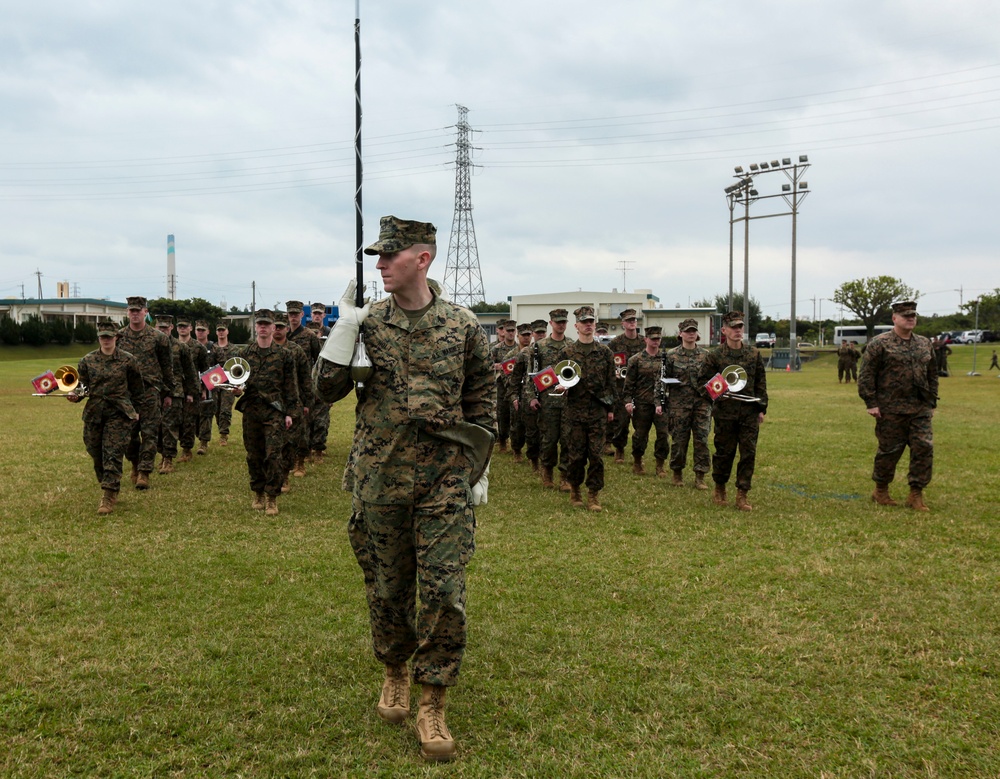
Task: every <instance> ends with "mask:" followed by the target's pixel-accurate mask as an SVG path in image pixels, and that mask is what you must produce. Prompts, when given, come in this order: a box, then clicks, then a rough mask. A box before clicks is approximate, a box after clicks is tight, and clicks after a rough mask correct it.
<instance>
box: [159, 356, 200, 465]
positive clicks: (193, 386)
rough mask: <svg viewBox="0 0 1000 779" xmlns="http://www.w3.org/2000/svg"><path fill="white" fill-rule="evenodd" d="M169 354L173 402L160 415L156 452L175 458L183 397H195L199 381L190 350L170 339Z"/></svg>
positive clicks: (198, 388)
mask: <svg viewBox="0 0 1000 779" xmlns="http://www.w3.org/2000/svg"><path fill="white" fill-rule="evenodd" d="M170 353H171V355H172V356H173V370H174V381H173V385H172V386H171V388H170V397H171V398H173V402H172V403H171V404H170V408H165V409H163V412H162V413H161V414H160V436H159V440H158V441H157V450H158V451H159V453H160V454H161V455H163V457H165V458H169V459H171V460H172V459H174V458H175V457H177V441H178V439H179V438H180V430H181V416H182V414H183V412H184V397H185V396H186V395H190V396H191V397H195V396H196V395H197V394H198V393H199V391H200V388H201V380H200V379H199V378H198V374H197V373H196V372H195V369H194V362H193V360H192V359H191V350H190V349H189V348H188V346H187V344H182V343H181V342H180V341H178V340H177V339H176V338H170Z"/></svg>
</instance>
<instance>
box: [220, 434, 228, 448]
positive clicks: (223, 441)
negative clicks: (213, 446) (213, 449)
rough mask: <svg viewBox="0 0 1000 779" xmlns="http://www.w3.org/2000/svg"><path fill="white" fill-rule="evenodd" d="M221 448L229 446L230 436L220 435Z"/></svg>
mask: <svg viewBox="0 0 1000 779" xmlns="http://www.w3.org/2000/svg"><path fill="white" fill-rule="evenodd" d="M219 446H229V436H228V435H220V436H219Z"/></svg>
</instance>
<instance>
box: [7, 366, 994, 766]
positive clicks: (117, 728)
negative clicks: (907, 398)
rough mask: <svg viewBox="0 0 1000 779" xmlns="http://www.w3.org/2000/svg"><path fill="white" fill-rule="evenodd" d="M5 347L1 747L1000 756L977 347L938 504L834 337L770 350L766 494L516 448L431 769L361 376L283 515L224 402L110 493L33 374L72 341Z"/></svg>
mask: <svg viewBox="0 0 1000 779" xmlns="http://www.w3.org/2000/svg"><path fill="white" fill-rule="evenodd" d="M15 351H20V350H0V411H2V420H3V426H2V428H0V447H2V449H0V452H2V455H0V477H2V478H0V508H2V520H0V591H2V598H0V775H2V776H5V777H63V776H86V777H172V776H177V777H194V776H206V777H214V776H234V777H236V776H239V777H272V776H282V777H284V776H287V777H307V776H315V777H327V776H332V777H339V776H344V777H350V776H385V777H407V776H428V775H436V776H449V777H594V776H606V777H672V776H677V777H731V776H736V777H740V776H747V777H756V776H773V777H998V776H1000V701H998V692H1000V689H998V684H1000V682H998V670H1000V667H998V666H1000V619H998V613H1000V612H998V606H997V592H998V585H1000V533H998V529H997V519H998V514H1000V511H998V509H997V501H998V499H1000V455H998V451H997V450H998V447H997V434H998V431H1000V411H998V399H1000V381H998V380H997V378H996V373H995V372H994V373H993V374H992V375H988V374H984V375H983V376H981V377H968V376H966V375H965V373H966V372H967V371H968V370H969V367H970V366H971V347H957V348H955V349H954V354H953V355H952V357H951V361H950V362H951V368H952V377H951V378H946V379H942V390H941V394H942V400H941V404H940V409H939V411H938V413H937V415H936V417H935V443H936V447H935V451H936V462H935V474H934V481H933V483H932V484H931V486H930V488H929V489H928V490H927V492H926V498H927V502H928V504H929V505H930V506H931V508H932V513H931V514H929V515H926V514H922V515H921V514H916V513H914V512H911V511H909V510H908V509H906V508H903V507H900V508H879V507H876V506H874V505H873V504H872V503H871V502H870V501H869V500H868V495H869V494H870V492H871V488H872V485H871V481H870V473H871V461H872V455H873V453H874V449H875V439H874V435H873V433H872V427H873V423H872V421H871V420H870V419H869V417H868V416H867V415H866V414H865V413H864V408H863V404H862V403H861V401H860V400H859V399H858V397H857V394H856V389H855V387H854V385H838V384H837V382H836V367H835V358H834V357H833V356H831V355H826V356H823V357H820V358H819V359H818V360H816V361H814V362H810V363H808V364H807V365H806V366H805V368H804V369H803V371H802V372H801V373H796V374H791V373H784V372H775V373H771V374H770V375H769V376H768V381H769V385H770V387H769V389H770V394H771V410H770V413H769V414H768V416H767V421H766V423H765V425H764V427H763V428H762V430H761V436H760V444H759V452H758V467H757V474H756V477H755V480H754V490H753V492H752V493H751V497H752V499H753V503H754V505H755V507H756V510H755V511H754V512H753V513H752V514H743V513H739V512H737V511H735V510H734V509H732V508H729V509H724V510H720V509H717V508H716V507H714V506H712V505H711V504H710V500H709V495H708V494H706V493H702V492H697V491H695V490H694V489H691V488H690V487H687V488H685V489H683V490H679V489H675V488H671V487H668V486H667V485H666V484H664V483H663V481H657V480H656V479H654V478H653V477H645V478H640V477H636V476H634V475H633V474H632V473H631V472H630V470H629V469H628V468H626V467H625V466H615V465H613V464H611V463H610V462H609V463H608V483H609V486H608V489H607V490H606V491H605V492H604V493H602V496H601V497H602V502H603V504H604V506H605V511H604V513H602V514H599V515H595V514H591V513H589V512H587V511H584V510H573V509H571V508H570V507H569V503H568V500H567V496H565V495H560V494H555V493H552V492H543V491H542V490H541V489H540V487H539V485H538V483H537V480H536V479H535V478H533V477H532V476H531V475H530V474H529V471H528V468H527V467H525V466H514V465H513V463H512V462H511V461H510V459H509V457H508V456H498V457H497V458H496V459H495V460H494V465H493V468H492V474H491V479H492V480H491V487H490V502H489V505H488V506H485V507H483V508H482V509H481V510H480V511H479V512H478V525H479V527H478V536H477V540H478V550H477V553H476V557H475V558H474V560H473V562H472V565H471V566H470V569H469V612H470V636H469V639H470V644H469V650H468V652H467V654H466V661H465V664H464V665H463V669H462V679H461V682H460V684H459V686H458V687H457V688H456V689H455V691H454V694H453V695H452V696H451V699H450V700H451V703H450V707H449V724H450V725H451V728H452V731H453V733H454V735H455V737H456V739H457V741H458V744H459V751H460V757H459V759H458V761H457V762H455V763H452V764H448V765H442V766H428V765H425V764H424V763H423V762H422V761H421V760H420V758H419V756H418V748H417V744H416V737H415V735H414V733H413V731H412V726H409V727H407V728H403V729H399V728H395V727H391V726H388V725H386V724H384V723H382V722H381V721H380V720H379V719H378V717H377V715H376V713H375V702H376V700H377V696H378V691H379V688H380V685H381V668H380V667H379V666H378V665H377V664H376V662H375V661H374V659H373V657H372V655H371V651H370V647H369V632H368V624H367V609H366V607H365V604H364V597H363V593H362V583H361V575H360V571H359V569H358V568H357V565H356V563H355V561H354V559H353V556H352V554H351V552H350V549H349V547H348V544H347V538H346V521H347V517H348V513H349V499H348V495H347V494H345V493H343V492H341V491H340V489H339V484H340V475H341V468H342V463H343V461H344V459H345V456H346V452H347V449H348V445H349V437H350V434H351V430H352V425H353V418H352V417H353V407H352V405H351V404H350V402H349V401H344V402H342V403H341V404H340V405H339V406H335V407H334V411H333V424H332V428H331V442H332V447H331V455H330V457H329V458H328V461H327V463H325V464H324V465H321V466H313V467H312V469H311V470H310V472H309V473H308V475H307V476H306V477H305V478H303V479H296V480H294V482H295V483H294V485H293V490H292V492H291V493H290V494H288V495H287V496H284V497H282V499H281V500H280V503H279V505H280V508H281V513H280V515H279V516H277V517H273V518H271V517H267V518H265V517H264V516H262V514H261V513H260V512H254V511H252V510H251V509H250V508H249V503H250V493H249V490H248V486H247V475H246V467H245V463H244V459H243V449H242V445H241V439H240V435H239V421H240V418H239V414H236V415H235V420H234V421H235V422H236V428H235V429H234V435H233V437H232V439H231V440H232V443H233V444H234V445H231V446H229V447H228V448H226V449H221V448H219V447H218V446H216V445H214V444H213V447H212V448H210V450H209V453H208V455H207V456H205V457H197V458H196V459H195V461H194V462H192V463H190V464H188V465H186V466H185V465H181V466H179V468H178V472H177V473H175V474H173V475H171V476H165V477H160V476H156V475H155V474H154V479H153V489H151V490H150V491H149V492H147V493H140V492H135V491H134V490H131V489H129V490H124V491H123V492H122V497H121V499H120V501H119V503H118V506H117V508H116V509H115V513H114V514H112V515H111V516H110V517H106V518H100V517H98V516H97V515H96V508H97V503H98V500H99V497H100V491H99V489H98V487H97V485H96V482H95V480H94V476H93V471H92V469H91V466H90V462H89V459H88V457H87V456H86V454H85V452H84V449H83V443H82V436H81V430H82V422H81V420H80V410H81V409H80V407H79V406H76V407H74V406H71V405H70V404H69V403H66V402H65V401H62V400H56V399H51V398H32V397H30V392H31V387H30V383H29V380H30V379H31V377H33V376H35V375H37V374H38V373H41V372H42V371H43V370H45V369H50V368H55V367H57V366H58V365H60V364H62V363H64V362H72V363H75V362H76V357H77V356H78V355H79V353H80V352H79V351H74V352H72V355H74V356H73V358H72V359H62V357H63V354H66V355H69V354H71V353H70V352H64V353H56V352H55V351H51V350H50V351H49V352H47V353H46V354H45V355H44V357H43V358H42V359H32V360H24V359H20V360H16V359H11V357H10V355H11V354H12V353H14V352H15ZM984 355H985V359H984ZM988 355H989V351H988V350H982V349H980V351H979V355H978V367H979V369H980V371H983V369H984V368H985V366H986V365H988V363H989V356H988ZM22 356H23V355H22ZM904 463H905V458H904ZM893 493H894V495H895V496H896V497H903V496H905V476H904V477H903V478H902V479H897V482H896V484H895V485H893Z"/></svg>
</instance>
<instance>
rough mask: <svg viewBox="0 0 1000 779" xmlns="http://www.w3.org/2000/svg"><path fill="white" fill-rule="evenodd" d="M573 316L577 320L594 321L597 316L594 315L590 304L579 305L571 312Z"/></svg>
mask: <svg viewBox="0 0 1000 779" xmlns="http://www.w3.org/2000/svg"><path fill="white" fill-rule="evenodd" d="M573 316H575V317H576V321H577V322H596V321H597V317H596V316H594V309H593V308H591V307H590V306H580V307H579V308H578V309H577V310H576V311H574V312H573Z"/></svg>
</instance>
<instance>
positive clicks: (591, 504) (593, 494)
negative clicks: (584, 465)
mask: <svg viewBox="0 0 1000 779" xmlns="http://www.w3.org/2000/svg"><path fill="white" fill-rule="evenodd" d="M597 493H598V491H597V490H587V508H588V509H590V510H591V511H604V509H603V507H602V506H601V504H600V503H599V502H598V501H597Z"/></svg>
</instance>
